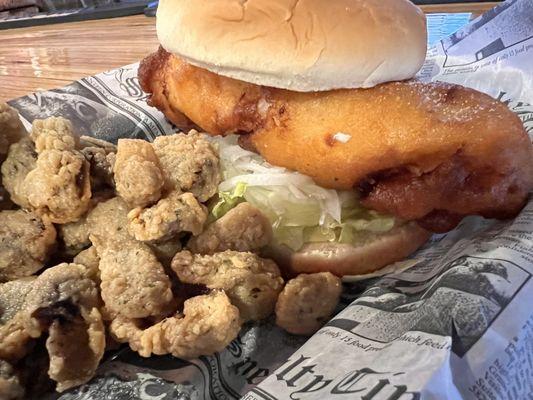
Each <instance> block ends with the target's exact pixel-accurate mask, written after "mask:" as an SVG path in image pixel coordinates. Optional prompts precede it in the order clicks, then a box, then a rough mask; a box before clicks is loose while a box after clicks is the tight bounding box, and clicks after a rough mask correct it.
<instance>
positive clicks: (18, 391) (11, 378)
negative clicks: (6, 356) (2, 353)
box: [0, 360, 24, 400]
mask: <svg viewBox="0 0 533 400" xmlns="http://www.w3.org/2000/svg"><path fill="white" fill-rule="evenodd" d="M23 398H24V387H23V386H22V385H21V384H20V380H19V377H18V376H17V374H16V372H15V370H14V368H13V366H12V365H11V364H9V363H8V362H7V361H4V360H0V399H2V400H16V399H23Z"/></svg>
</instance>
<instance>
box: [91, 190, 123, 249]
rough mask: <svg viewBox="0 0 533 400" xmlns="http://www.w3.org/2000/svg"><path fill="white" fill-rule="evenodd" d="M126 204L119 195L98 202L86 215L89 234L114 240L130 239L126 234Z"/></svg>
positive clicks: (103, 239) (102, 238)
mask: <svg viewBox="0 0 533 400" xmlns="http://www.w3.org/2000/svg"><path fill="white" fill-rule="evenodd" d="M127 215H128V205H127V204H126V203H125V202H124V200H122V199H121V198H120V197H113V198H112V199H109V200H106V201H103V202H101V203H98V204H97V205H96V207H95V208H93V209H92V210H91V211H90V212H89V214H88V215H87V226H88V228H89V234H93V235H95V236H96V237H97V238H98V237H100V238H101V240H102V241H103V242H105V239H109V240H114V241H125V240H132V239H133V238H132V237H131V236H130V235H129V234H128V229H127V226H128V218H127Z"/></svg>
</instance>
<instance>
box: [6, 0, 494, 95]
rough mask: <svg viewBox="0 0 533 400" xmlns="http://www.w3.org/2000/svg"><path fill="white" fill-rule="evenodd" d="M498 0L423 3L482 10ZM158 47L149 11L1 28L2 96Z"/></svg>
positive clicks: (51, 84)
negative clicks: (78, 20) (142, 13)
mask: <svg viewBox="0 0 533 400" xmlns="http://www.w3.org/2000/svg"><path fill="white" fill-rule="evenodd" d="M496 4H498V3H492V2H490V3H464V4H461V3H459V4H448V5H431V6H422V8H423V9H424V11H425V12H427V13H435V12H472V13H474V14H475V15H478V14H481V13H483V12H484V11H486V10H488V9H490V8H492V7H494V6H495V5H496ZM157 46H158V42H157V37H156V31H155V18H147V17H145V16H144V15H136V16H131V17H123V18H114V19H106V20H96V21H85V22H73V23H65V24H56V25H44V26H36V27H31V28H19V29H10V30H3V31H0V101H6V100H9V99H13V98H15V97H19V96H22V95H24V94H28V93H31V92H35V91H37V90H44V89H51V88H55V87H61V86H64V85H66V84H68V83H70V82H72V81H74V80H77V79H80V78H82V77H84V76H90V75H94V74H97V73H99V72H103V71H106V70H109V69H113V68H116V67H120V66H122V65H126V64H131V63H133V62H136V61H139V60H141V59H142V58H143V57H144V56H146V55H147V54H149V53H150V52H152V51H154V50H155V49H156V48H157Z"/></svg>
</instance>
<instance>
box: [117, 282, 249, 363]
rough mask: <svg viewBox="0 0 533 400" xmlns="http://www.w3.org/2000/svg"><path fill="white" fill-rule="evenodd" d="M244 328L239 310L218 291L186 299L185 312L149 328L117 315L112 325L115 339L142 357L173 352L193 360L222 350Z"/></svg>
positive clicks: (176, 355)
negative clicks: (127, 344) (127, 345)
mask: <svg viewBox="0 0 533 400" xmlns="http://www.w3.org/2000/svg"><path fill="white" fill-rule="evenodd" d="M240 328H241V321H240V318H239V310H238V309H237V308H236V307H235V306H233V305H232V304H231V303H230V301H229V299H228V297H227V296H226V294H224V292H222V291H215V292H212V293H210V294H208V295H202V296H196V297H193V298H191V299H189V300H187V301H185V304H184V309H183V315H176V316H173V317H169V318H165V319H164V320H163V321H161V322H159V323H157V324H155V325H153V326H151V327H149V328H147V329H144V330H143V329H142V328H141V327H139V325H138V323H137V321H135V320H130V319H127V318H124V317H121V316H119V317H117V318H116V319H114V320H113V322H112V323H111V326H110V327H109V329H110V331H111V334H112V336H113V337H114V339H115V340H117V341H118V342H121V343H126V342H128V343H129V345H130V347H131V348H132V350H135V351H137V352H138V353H139V354H140V355H141V356H143V357H150V355H152V354H158V355H161V354H172V355H173V356H175V357H179V358H185V359H191V358H196V357H199V356H204V355H211V354H213V353H216V352H218V351H222V350H223V349H224V348H225V347H226V346H227V345H229V344H230V342H231V341H232V340H233V339H235V338H236V337H237V334H238V333H239V330H240Z"/></svg>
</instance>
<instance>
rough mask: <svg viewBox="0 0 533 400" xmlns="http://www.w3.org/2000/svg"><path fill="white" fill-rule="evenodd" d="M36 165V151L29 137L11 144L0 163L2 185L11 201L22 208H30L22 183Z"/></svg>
mask: <svg viewBox="0 0 533 400" xmlns="http://www.w3.org/2000/svg"><path fill="white" fill-rule="evenodd" d="M36 167H37V152H36V151H35V145H34V144H33V142H32V140H31V139H30V138H29V137H24V138H22V139H21V140H20V141H19V142H17V143H14V144H12V145H11V147H10V148H9V152H8V154H7V158H6V160H5V161H4V163H3V164H2V185H3V186H4V188H5V189H6V190H7V191H8V192H9V195H10V197H11V201H13V203H15V204H17V205H19V206H21V207H22V208H27V209H28V208H30V203H29V201H28V197H27V195H26V194H25V193H24V191H23V183H24V179H26V176H27V175H28V173H29V172H30V171H32V170H34V169H35V168H36Z"/></svg>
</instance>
